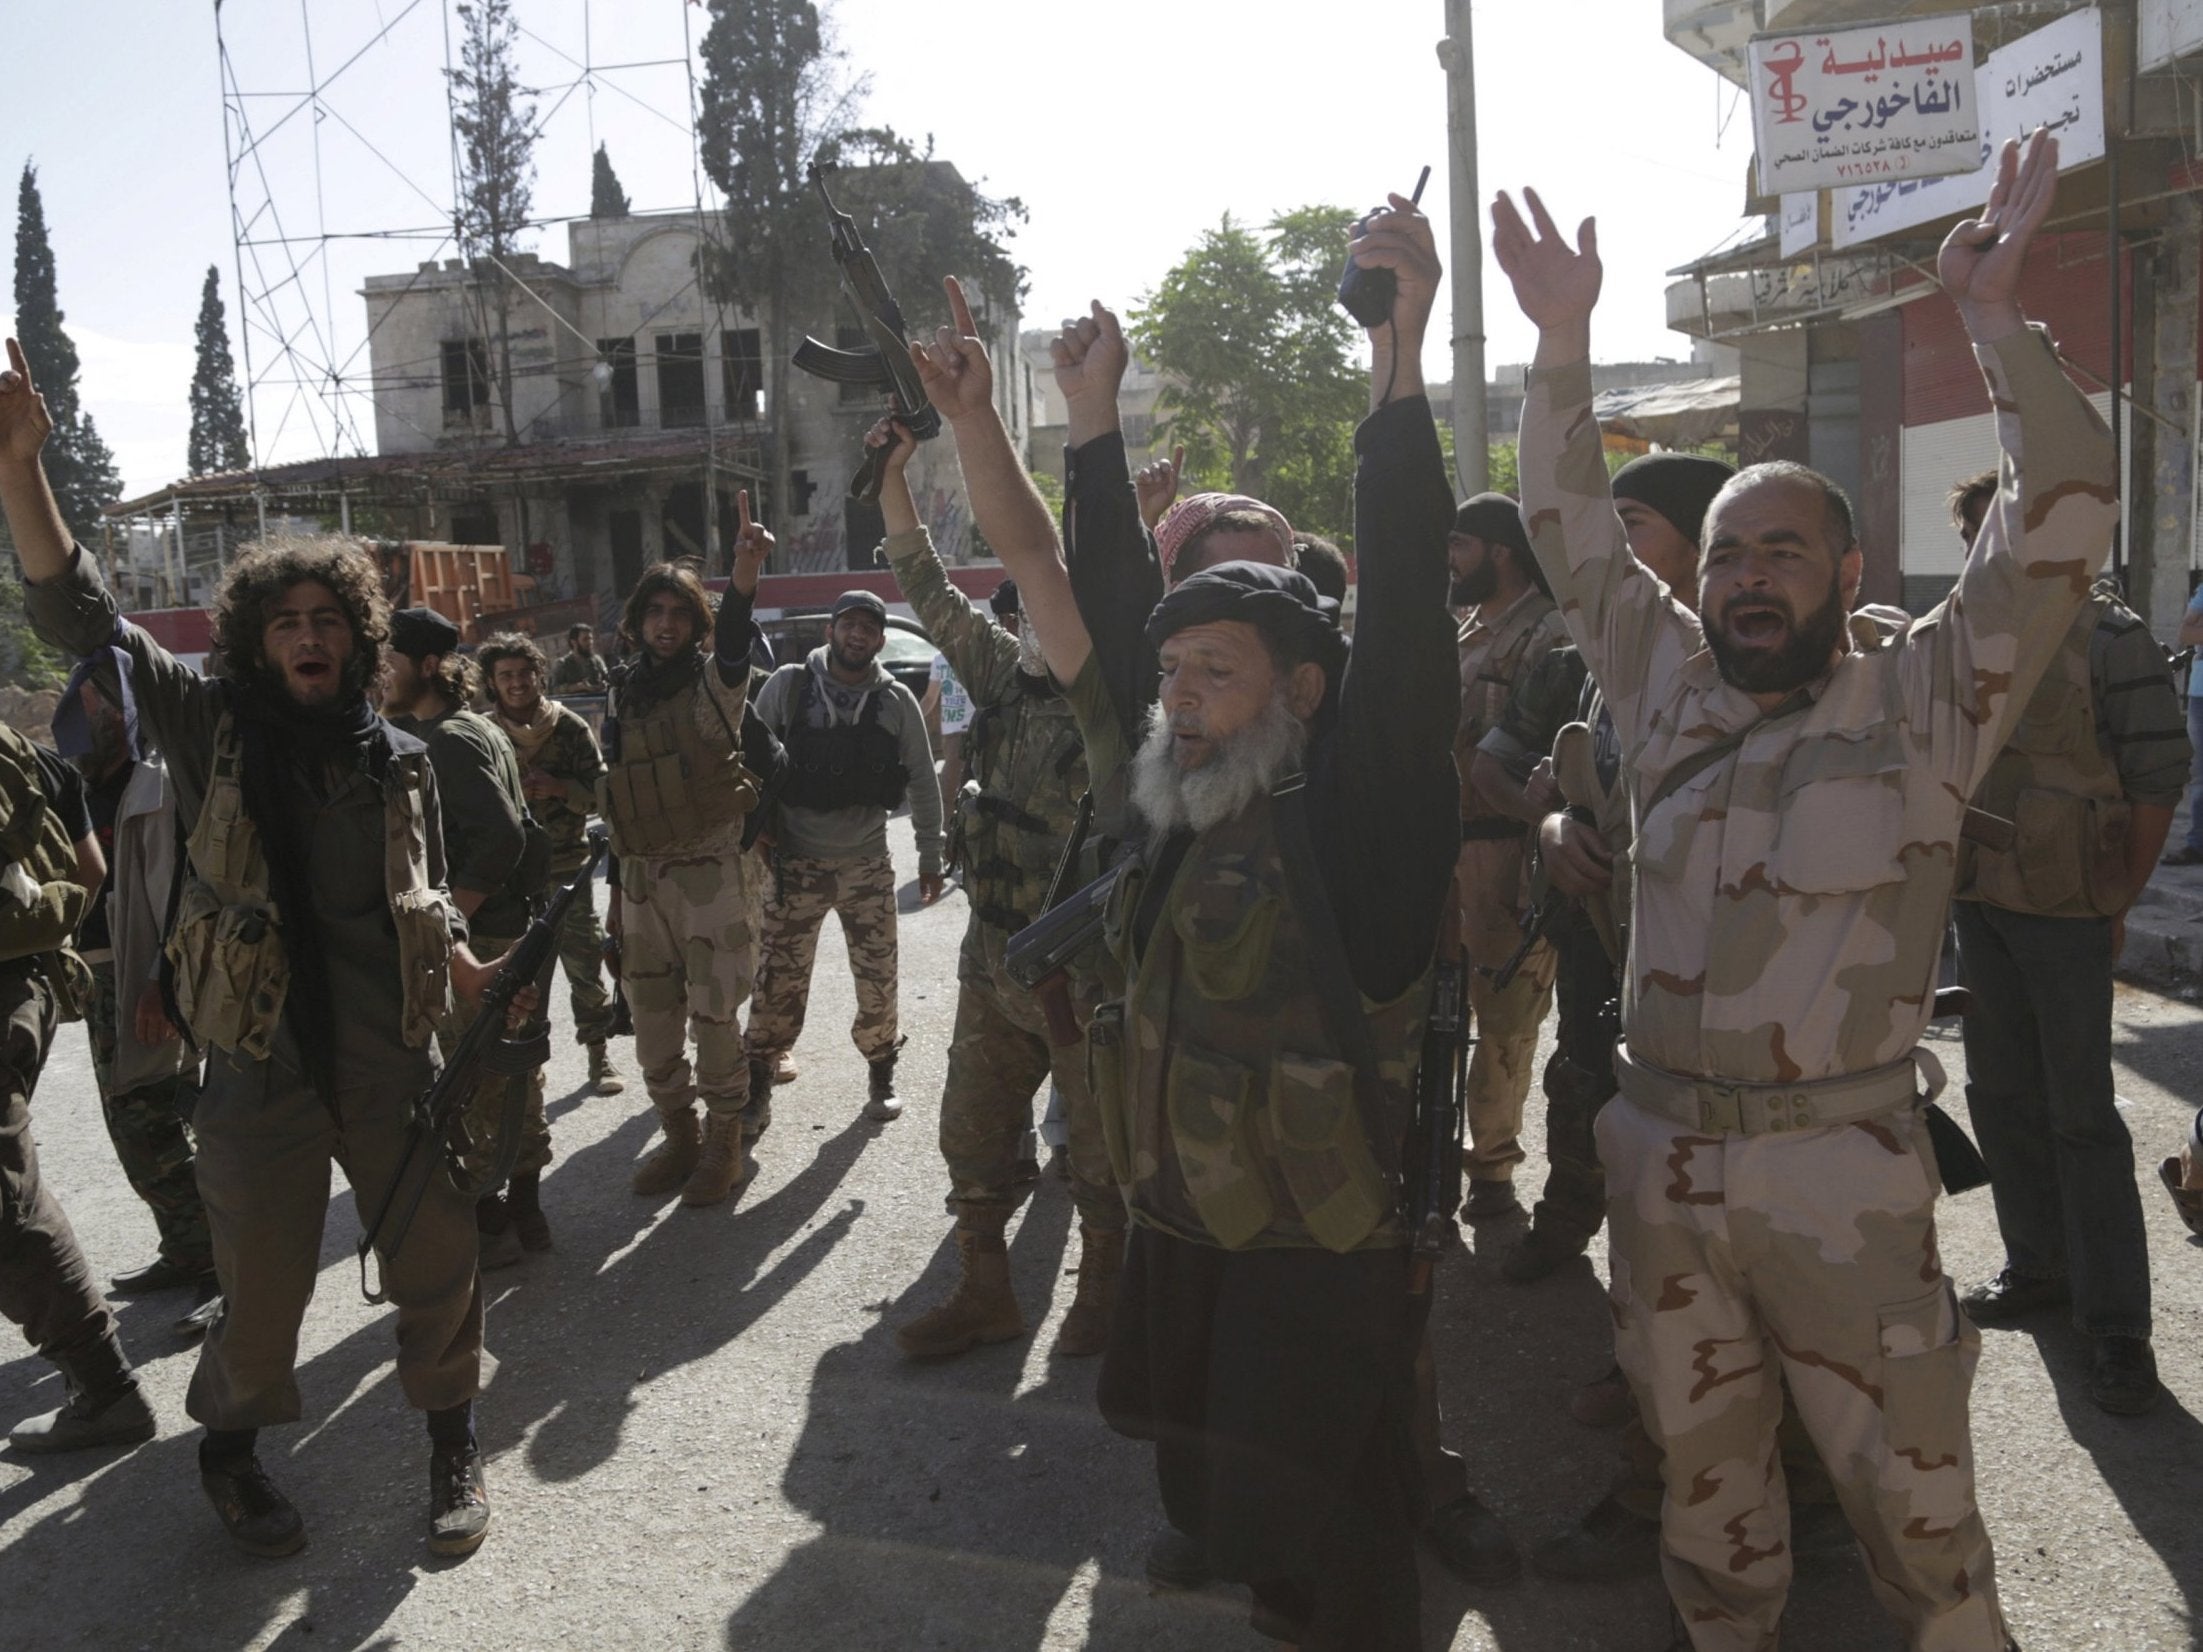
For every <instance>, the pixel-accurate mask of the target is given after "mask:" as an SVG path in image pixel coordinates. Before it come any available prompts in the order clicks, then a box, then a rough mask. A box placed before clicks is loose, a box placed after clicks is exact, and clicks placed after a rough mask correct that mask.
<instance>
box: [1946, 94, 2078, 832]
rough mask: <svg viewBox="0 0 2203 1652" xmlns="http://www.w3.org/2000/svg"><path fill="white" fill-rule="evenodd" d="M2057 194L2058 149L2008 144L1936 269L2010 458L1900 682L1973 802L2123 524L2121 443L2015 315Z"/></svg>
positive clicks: (2043, 136) (2036, 143) (1950, 774)
mask: <svg viewBox="0 0 2203 1652" xmlns="http://www.w3.org/2000/svg"><path fill="white" fill-rule="evenodd" d="M2057 183H2058V145H2057V140H2056V139H2054V138H2052V137H2051V136H2050V135H2049V134H2048V133H2047V132H2045V131H2037V132H2036V133H2035V135H2034V136H2033V137H2032V138H2030V139H2029V140H2028V143H2027V147H2026V150H2025V153H2024V154H2022V152H2021V149H2020V146H2019V144H2018V143H2017V142H2009V143H2006V144H2005V146H2004V149H2003V152H2002V153H2001V154H2000V155H1999V157H1998V161H1997V178H1996V182H1995V184H1994V185H1993V186H1992V188H1991V190H1990V193H1989V201H1988V204H1987V206H1986V207H1984V208H1983V209H1982V213H1981V216H1980V217H1979V218H1970V219H1968V220H1966V221H1965V222H1964V223H1961V224H1960V225H1959V226H1958V227H1957V228H1955V229H1953V230H1952V231H1951V233H1950V236H1949V238H1948V239H1947V240H1946V241H1945V242H1944V243H1943V250H1942V252H1941V254H1940V255H1939V256H1938V257H1937V260H1936V275H1937V277H1938V278H1939V279H1940V280H1941V282H1942V284H1943V288H1944V291H1946V292H1947V293H1949V294H1950V296H1951V299H1952V301H1953V302H1954V303H1956V304H1957V306H1958V313H1959V316H1960V319H1962V320H1963V321H1964V322H1965V324H1966V331H1967V334H1968V335H1969V336H1970V337H1971V339H1972V340H1973V346H1974V355H1975V358H1976V359H1977V360H1978V361H1979V362H1980V363H1981V370H1982V374H1983V376H1984V377H1985V379H1986V380H1987V382H1988V390H1989V405H1990V407H1991V408H1992V409H1993V411H1994V412H1995V414H1996V429H1997V446H1998V447H1999V449H2000V450H2001V451H2002V459H2001V462H2000V463H1999V466H1998V469H1999V472H2000V475H1999V480H1998V487H1997V492H1996V496H1995V498H1993V499H1992V500H1991V501H1990V503H1989V509H1988V513H1987V515H1986V516H1985V517H1984V518H1983V520H1982V524H1981V531H1980V533H1978V534H1977V535H1975V537H1974V543H1973V549H1972V550H1971V551H1970V552H1969V553H1968V554H1967V557H1966V564H1965V567H1964V568H1963V569H1962V570H1961V571H1960V573H1959V576H1958V584H1957V586H1956V588H1955V589H1953V590H1952V592H1951V594H1950V597H1949V598H1948V599H1947V601H1946V604H1945V608H1944V612H1943V617H1942V620H1941V622H1940V623H1938V624H1935V625H1930V626H1922V627H1920V628H1918V629H1917V630H1915V631H1913V632H1911V633H1909V634H1908V636H1907V638H1906V640H1905V643H1904V645H1903V646H1904V648H1905V651H1906V652H1905V658H1904V661H1903V682H1904V689H1905V695H1906V700H1907V704H1908V706H1909V707H1910V709H1911V711H1912V714H1913V717H1914V718H1915V720H1916V722H1917V723H1918V725H1919V726H1921V727H1923V728H1926V729H1928V730H1930V731H1931V732H1930V736H1929V739H1930V750H1931V752H1932V754H1933V758H1934V761H1935V764H1936V767H1937V768H1938V770H1940V771H1941V772H1942V773H1943V774H1944V775H1945V776H1946V777H1947V778H1948V779H1949V780H1950V782H1951V784H1952V786H1953V787H1954V789H1955V790H1957V791H1958V792H1959V793H1961V794H1963V795H1966V796H1971V795H1972V794H1973V791H1974V788H1975V787H1976V786H1978V785H1979V784H1980V782H1981V778H1982V776H1983V775H1984V774H1986V773H1987V772H1988V768H1989V765H1990V763H1992V762H1993V761H1995V758H1996V754H1997V753H1998V752H1999V751H2000V750H2002V749H2003V746H2004V743H2005V741H2006V739H2007V738H2008V737H2009V736H2010V734H2011V731H2012V729H2013V728H2014V726H2015V725H2016V724H2017V723H2018V720H2019V716H2020V713H2021V712H2022V711H2023V710H2024V709H2025V707H2026V705H2027V700H2028V697H2029V696H2030V695H2031V694H2032V693H2033V692H2034V688H2035V684H2036V682H2037V681H2038V680H2039V679H2040V678H2041V676H2042V673H2043V671H2044V670H2045V669H2046V668H2047V667H2048V665H2049V663H2050V661H2051V659H2052V657H2053V656H2054V655H2055V654H2056V653H2057V650H2058V647H2059V645H2060V644H2061V643H2062V641H2063V640H2064V637H2065V634H2066V632H2067V630H2068V629H2070V627H2071V626H2072V624H2073V621H2074V617H2075V616H2076V615H2077V614H2078V613H2079V612H2080V607H2081V604H2082V603H2083V602H2085V601H2086V600H2087V597H2088V589H2089V585H2090V583H2091V582H2092V580H2093V579H2094V577H2095V575H2096V572H2097V570H2098V569H2100V568H2101V567H2102V566H2103V562H2104V558H2105V557H2106V556H2107V555H2108V554H2109V552H2110V549H2111V535H2112V531H2113V529H2114V528H2115V527H2116V526H2117V525H2118V520H2119V466H2118V455H2117V453H2116V452H2115V451H2114V449H2113V447H2112V442H2111V433H2110V431H2109V430H2108V429H2106V428H2105V426H2104V422H2103V420H2102V419H2101V418H2099V417H2098V416H2097V414H2096V410H2095V409H2094V408H2093V407H2092V406H2090V405H2089V402H2088V398H2087V397H2085V396H2083V395H2082V394H2081V393H2080V391H2079V390H2078V389H2076V388H2075V387H2074V385H2073V384H2072V382H2071V381H2070V380H2069V379H2067V378H2066V376H2065V371H2064V369H2063V368H2061V367H2060V366H2059V365H2058V360H2057V355H2056V353H2055V351H2053V350H2052V348H2051V346H2050V340H2049V336H2048V334H2046V333H2044V332H2043V331H2042V330H2041V329H2040V328H2038V327H2030V326H2029V325H2028V324H2027V319H2026V317H2025V316H2024V315H2022V314H2021V313H2020V308H2019V296H2018V295H2019V282H2020V274H2021V271H2022V269H2023V267H2024V265H2025V262H2026V257H2027V249H2028V244H2029V242H2030V241H2032V240H2033V238H2034V235H2035V232H2036V230H2037V229H2038V228H2039V227H2040V226H2041V224H2042V222H2043V220H2044V219H2045V218H2047V217H2048V216H2049V213H2050V207H2051V203H2052V201H2053V200H2054V199H2055V197H2056V193H2057Z"/></svg>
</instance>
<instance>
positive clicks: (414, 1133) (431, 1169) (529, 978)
mask: <svg viewBox="0 0 2203 1652" xmlns="http://www.w3.org/2000/svg"><path fill="white" fill-rule="evenodd" d="M611 843H612V838H611V834H610V833H609V832H607V831H606V830H605V829H604V828H603V827H601V826H600V827H598V828H596V829H595V830H594V831H592V832H591V833H590V834H589V858H588V859H587V860H586V861H584V862H583V863H582V867H581V870H580V871H578V872H576V873H575V874H574V878H573V881H572V882H571V883H569V884H567V885H565V886H564V887H563V888H561V889H560V890H559V892H558V893H557V894H556V895H553V896H552V897H551V899H550V902H549V904H548V905H546V906H545V907H544V908H543V910H542V911H541V912H539V913H537V914H536V917H535V921H534V922H533V923H531V924H529V925H528V932H527V933H526V934H525V935H523V936H521V937H520V939H519V940H518V941H516V942H515V943H514V944H513V949H512V951H511V952H509V953H507V954H506V955H505V961H504V963H502V964H501V965H499V966H498V970H497V973H496V974H495V975H493V976H491V977H490V984H489V985H488V986H486V987H484V988H483V989H482V1006H481V1009H480V1011H479V1012H478V1013H477V1014H476V1015H475V1017H474V1020H473V1022H472V1023H471V1024H470V1025H469V1026H468V1028H467V1030H466V1031H465V1032H463V1033H461V1034H460V1035H459V1041H458V1043H457V1044H456V1045H454V1046H453V1048H452V1051H451V1056H450V1058H449V1059H448V1060H446V1061H445V1063H444V1066H443V1070H442V1071H441V1072H439V1073H438V1074H437V1075H436V1077H435V1078H434V1079H432V1080H431V1081H430V1082H429V1086H428V1088H427V1089H426V1090H423V1091H422V1092H421V1094H420V1097H419V1099H417V1100H416V1101H415V1102H414V1103H413V1119H412V1122H411V1123H410V1124H408V1125H407V1126H406V1132H405V1147H404V1150H403V1151H402V1152H400V1153H399V1155H398V1166H397V1169H395V1170H394V1171H392V1172H391V1174H390V1185H389V1186H388V1187H386V1188H384V1189H383V1194H382V1198H381V1199H380V1200H379V1201H377V1203H376V1205H375V1214H374V1216H373V1218H372V1219H371V1220H370V1221H369V1222H368V1224H367V1231H366V1232H365V1233H364V1234H362V1235H361V1236H360V1243H359V1264H360V1294H361V1295H362V1296H364V1297H366V1298H367V1300H368V1301H369V1302H373V1303H377V1304H380V1303H382V1302H383V1301H385V1300H387V1297H386V1295H385V1293H384V1292H382V1291H378V1290H376V1289H375V1288H374V1287H373V1286H372V1285H370V1284H369V1283H368V1278H367V1259H368V1257H369V1256H371V1255H374V1254H376V1253H377V1252H378V1251H379V1252H380V1253H381V1256H382V1266H383V1277H384V1279H385V1280H387V1279H388V1278H389V1268H390V1259H391V1258H392V1257H393V1256H395V1255H397V1254H398V1247H399V1246H400V1245H402V1244H404V1243H405V1236H406V1234H407V1232H408V1231H410V1230H411V1228H412V1226H413V1218H414V1215H415V1214H416V1213H417V1212H418V1211H419V1210H420V1208H421V1197H422V1195H423V1194H425V1193H426V1192H427V1191H428V1179H429V1177H431V1176H433V1175H435V1174H436V1161H435V1159H434V1157H433V1156H431V1145H430V1144H431V1143H435V1144H439V1145H440V1146H441V1148H442V1152H443V1159H444V1165H445V1168H446V1170H447V1171H448V1172H449V1173H450V1176H451V1180H452V1184H453V1185H454V1186H455V1187H457V1188H458V1190H459V1191H460V1192H461V1193H462V1194H463V1195H465V1196H466V1198H467V1200H468V1202H469V1203H472V1202H473V1201H474V1200H476V1199H479V1198H480V1197H482V1195H484V1194H485V1193H489V1192H492V1191H494V1190H495V1189H496V1188H497V1187H498V1186H499V1184H501V1183H502V1182H503V1181H504V1180H505V1178H506V1177H507V1176H509V1175H511V1174H512V1167H513V1160H514V1158H515V1157H516V1156H517V1155H518V1153H519V1150H520V1119H519V1107H518V1105H517V1102H518V1100H519V1098H518V1097H517V1096H516V1097H514V1098H513V1100H514V1103H515V1105H509V1106H508V1107H507V1108H506V1113H505V1118H504V1120H503V1123H502V1127H501V1128H500V1130H499V1132H498V1139H497V1145H496V1147H495V1149H494V1150H493V1151H492V1153H491V1156H490V1163H489V1166H488V1168H487V1169H486V1170H485V1171H484V1172H483V1173H482V1174H481V1175H479V1176H470V1175H469V1174H468V1172H467V1168H466V1161H467V1158H468V1156H469V1154H470V1152H471V1151H472V1149H473V1148H474V1146H475V1144H474V1143H471V1142H468V1141H466V1140H465V1139H464V1132H463V1131H462V1130H461V1129H460V1128H459V1126H460V1123H461V1121H462V1119H463V1118H464V1116H465V1114H466V1107H467V1098H468V1097H470V1096H471V1095H473V1093H474V1086H475V1084H476V1082H477V1081H478V1080H479V1079H480V1078H481V1076H482V1074H484V1073H485V1072H487V1073H493V1074H496V1075H499V1076H501V1077H504V1078H507V1079H512V1080H515V1081H516V1082H524V1081H525V1080H526V1079H527V1076H528V1075H529V1074H530V1073H532V1072H534V1071H535V1070H536V1069H537V1068H538V1067H540V1066H542V1065H543V1063H544V1062H545V1061H547V1060H549V1059H550V1055H551V1021H550V1016H549V1015H548V1013H546V1012H544V1011H542V1010H540V1009H539V1010H538V1012H537V1013H536V1015H535V1016H533V1017H532V1018H531V1019H530V1020H529V1022H528V1023H527V1025H526V1027H525V1028H524V1029H523V1031H522V1033H521V1036H520V1037H518V1038H507V1037H506V1036H505V1018H506V1017H507V1016H508V1015H510V1014H511V1012H512V1007H513V1000H514V999H516V998H518V997H519V996H520V991H521V989H522V988H523V987H525V986H528V985H529V984H530V983H531V982H537V980H538V977H540V976H541V975H542V974H543V973H544V969H545V966H546V965H548V964H549V963H550V962H551V959H552V957H553V956H554V954H555V953H556V951H557V948H558V931H559V926H560V925H561V924H563V923H564V922H565V921H566V913H567V910H568V909H569V908H570V907H572V905H573V904H574V902H575V901H576V900H577V899H578V898H579V897H580V894H581V892H582V891H583V890H584V889H586V888H588V887H589V880H590V879H591V878H593V877H595V876H596V875H597V866H598V863H599V862H601V861H602V860H603V859H604V857H605V853H606V851H607V850H608V849H609V848H610V847H611ZM424 1158H425V1159H426V1161H427V1162H426V1163H423V1162H422V1161H423V1160H424ZM408 1182H410V1183H411V1184H412V1193H411V1195H410V1196H409V1197H408V1198H407V1199H406V1201H405V1208H404V1210H403V1211H399V1210H398V1195H399V1194H400V1192H401V1191H403V1190H404V1189H405V1187H406V1184H407V1183H408ZM385 1229H388V1230H389V1236H388V1237H387V1238H385V1237H384V1230H385Z"/></svg>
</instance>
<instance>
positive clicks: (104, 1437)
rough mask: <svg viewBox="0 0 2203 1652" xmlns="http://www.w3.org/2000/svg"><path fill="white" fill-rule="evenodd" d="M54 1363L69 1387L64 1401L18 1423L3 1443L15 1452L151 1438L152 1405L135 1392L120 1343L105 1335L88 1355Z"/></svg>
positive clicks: (80, 1447)
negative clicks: (42, 1414)
mask: <svg viewBox="0 0 2203 1652" xmlns="http://www.w3.org/2000/svg"><path fill="white" fill-rule="evenodd" d="M55 1363H56V1364H58V1365H59V1366H60V1367H61V1378H62V1381H63V1382H64V1383H66V1384H67V1385H68V1390H69V1403H68V1404H67V1405H65V1406H63V1407H62V1408H61V1409H60V1410H58V1411H49V1412H47V1413H46V1414H45V1415H44V1416H42V1417H28V1418H25V1419H24V1420H23V1421H22V1422H20V1423H17V1424H16V1425H15V1427H14V1428H12V1429H11V1430H9V1432H8V1444H10V1445H12V1446H13V1447H15V1449H16V1450H18V1451H27V1452H34V1453H38V1454H40V1455H44V1454H46V1453H48V1452H56V1451H85V1450H89V1449H90V1448H91V1447H93V1446H117V1445H142V1444H144V1443H145V1442H146V1441H147V1440H150V1439H152V1438H153V1435H154V1433H155V1432H156V1428H155V1424H154V1420H153V1407H152V1406H150V1405H148V1404H147V1403H146V1398H145V1395H144V1394H143V1393H141V1392H140V1391H139V1389H138V1379H137V1377H136V1375H135V1374H134V1373H133V1372H132V1371H131V1369H130V1362H129V1361H128V1360H127V1359H125V1358H124V1357H123V1353H122V1347H121V1344H119V1343H117V1342H115V1341H113V1340H112V1339H110V1340H109V1341H108V1342H106V1343H105V1344H103V1345H102V1346H101V1347H100V1348H99V1350H98V1351H97V1352H95V1353H94V1354H92V1355H90V1356H89V1357H85V1358H79V1359H73V1360H57V1361H56V1362H55Z"/></svg>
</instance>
